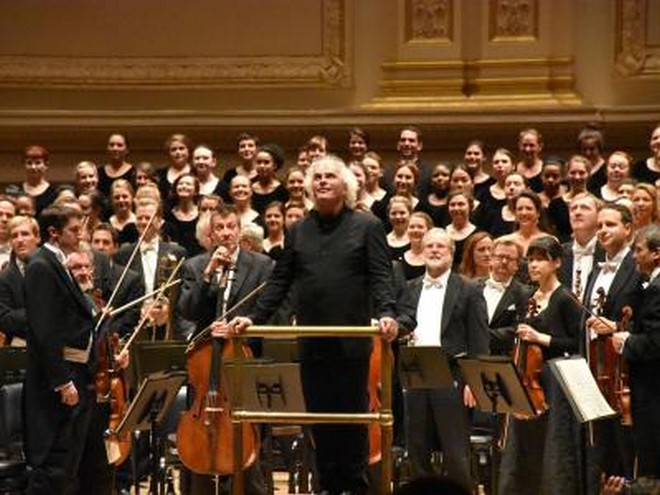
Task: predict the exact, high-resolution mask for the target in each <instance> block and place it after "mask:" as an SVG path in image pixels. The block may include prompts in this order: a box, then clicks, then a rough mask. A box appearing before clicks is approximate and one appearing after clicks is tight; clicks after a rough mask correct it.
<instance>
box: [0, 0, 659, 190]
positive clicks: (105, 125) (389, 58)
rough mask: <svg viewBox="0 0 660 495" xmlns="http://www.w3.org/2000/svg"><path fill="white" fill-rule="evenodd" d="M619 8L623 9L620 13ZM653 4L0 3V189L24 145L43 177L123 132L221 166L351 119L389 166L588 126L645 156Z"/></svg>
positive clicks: (136, 146) (565, 145)
mask: <svg viewBox="0 0 660 495" xmlns="http://www.w3.org/2000/svg"><path fill="white" fill-rule="evenodd" d="M624 13H626V15H624ZM658 18H660V2H658V1H656V0H240V1H238V0H190V1H188V2H185V3H182V2H180V1H177V0H141V1H140V2H116V1H111V0H102V1H96V2H89V1H85V0H25V1H21V2H1V3H0V181H2V182H5V181H14V180H19V179H20V178H21V176H22V171H21V167H20V165H19V162H20V149H21V148H22V147H23V146H25V145H27V144H29V143H31V142H41V143H44V144H46V145H47V146H48V147H50V148H51V149H52V150H53V159H52V165H53V166H52V167H51V168H52V170H51V173H52V174H53V177H54V179H56V180H65V179H66V178H68V177H69V174H70V170H71V167H72V165H73V164H74V163H75V162H76V161H78V160H81V159H83V158H93V159H97V160H100V159H102V158H103V147H104V143H105V139H106V137H107V135H108V134H109V133H110V132H113V131H122V132H125V133H126V134H127V135H128V136H129V138H130V140H131V144H132V148H133V157H134V159H135V160H142V159H147V160H151V161H156V162H157V163H160V162H162V154H161V152H160V146H161V143H162V142H163V140H164V139H165V137H166V136H167V135H168V134H169V133H170V132H175V131H184V132H187V133H189V134H190V135H191V136H192V137H193V138H194V139H196V140H198V141H204V142H210V143H211V144H213V145H216V146H217V147H218V148H219V149H220V150H221V152H222V155H221V156H223V157H225V159H228V158H231V157H232V156H233V148H234V139H235V136H236V135H237V134H238V132H240V131H241V130H251V131H254V132H256V133H258V134H259V135H261V136H262V138H263V139H264V140H266V141H270V140H274V141H278V142H280V143H281V144H282V145H284V146H285V148H287V149H288V150H289V151H290V152H291V154H293V153H292V152H293V150H294V149H295V147H296V146H297V145H298V144H300V143H302V142H303V141H304V140H306V139H307V137H309V136H310V135H312V134H315V133H319V132H325V133H327V134H328V135H329V137H330V139H331V143H333V144H334V148H335V149H337V150H338V151H343V146H344V143H345V140H346V136H345V131H346V129H347V128H348V127H350V126H352V125H361V126H363V127H365V128H367V129H368V130H369V131H370V132H371V134H372V142H373V147H374V148H376V149H380V150H383V151H385V154H386V156H388V157H390V156H392V151H393V147H394V143H395V141H396V137H397V129H398V128H399V127H400V126H402V125H404V124H408V123H415V124H418V125H420V126H421V128H422V129H423V130H424V141H425V153H426V155H427V157H428V158H429V159H431V160H433V159H436V158H440V157H448V158H458V157H459V156H460V152H461V149H462V147H463V146H464V144H465V143H466V142H467V141H468V140H469V139H470V138H472V137H481V138H483V139H485V140H486V142H487V143H489V144H491V145H492V146H495V145H504V146H507V147H515V138H516V135H517V131H518V130H519V129H521V128H522V127H526V126H530V125H534V126H537V127H538V128H540V129H541V131H542V132H543V134H544V136H545V138H546V143H547V148H548V149H549V151H550V152H553V153H558V154H564V155H567V154H569V153H572V152H573V145H574V137H575V135H576V133H577V131H578V130H579V128H580V127H581V126H582V125H583V124H584V123H586V122H588V121H592V120H595V121H598V122H601V123H602V124H603V125H604V127H605V130H606V133H607V140H608V143H609V144H610V148H621V147H623V148H626V149H629V150H630V151H633V152H634V153H636V154H637V155H643V154H645V153H646V142H647V139H648V134H649V132H650V127H651V126H652V125H653V124H655V122H656V121H660V84H658V77H659V75H660V51H659V49H658V48H656V46H658V43H657V41H658V40H659V39H660V23H657V22H653V19H658Z"/></svg>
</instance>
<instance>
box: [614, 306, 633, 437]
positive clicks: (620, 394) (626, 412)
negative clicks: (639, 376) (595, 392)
mask: <svg viewBox="0 0 660 495" xmlns="http://www.w3.org/2000/svg"><path fill="white" fill-rule="evenodd" d="M632 316H633V310H632V308H631V307H630V306H624V307H623V308H622V309H621V321H620V322H619V325H618V328H617V331H619V332H628V331H629V328H630V322H631V321H632ZM616 356H617V359H616V365H615V368H614V380H613V381H614V394H615V397H616V401H615V407H614V409H615V410H616V411H617V412H618V413H619V414H620V415H621V424H622V425H625V426H631V425H632V413H631V411H630V381H629V377H628V363H626V361H625V360H624V359H623V356H622V355H621V354H618V353H617V355H616Z"/></svg>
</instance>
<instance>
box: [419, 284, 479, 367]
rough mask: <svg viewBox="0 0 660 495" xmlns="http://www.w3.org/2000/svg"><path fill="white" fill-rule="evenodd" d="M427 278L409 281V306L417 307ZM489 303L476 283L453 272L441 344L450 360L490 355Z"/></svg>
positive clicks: (442, 327) (443, 320)
mask: <svg viewBox="0 0 660 495" xmlns="http://www.w3.org/2000/svg"><path fill="white" fill-rule="evenodd" d="M423 280H424V277H418V278H416V279H414V280H411V281H409V282H408V288H407V298H408V304H414V307H415V308H417V305H418V304H419V296H420V294H421V292H422V284H423ZM487 314H488V313H487V311H486V301H485V300H484V296H483V293H482V291H481V290H480V289H479V286H478V284H477V283H476V282H473V281H471V280H468V279H466V278H465V277H463V276H461V275H458V274H456V273H454V272H452V273H451V274H450V275H449V279H448V281H447V289H446V291H445V300H444V303H443V306H442V322H441V324H440V342H441V343H442V349H443V351H444V352H445V354H447V356H449V357H455V358H456V357H461V356H470V357H476V356H478V355H484V354H488V350H489V340H490V337H489V332H488V321H487Z"/></svg>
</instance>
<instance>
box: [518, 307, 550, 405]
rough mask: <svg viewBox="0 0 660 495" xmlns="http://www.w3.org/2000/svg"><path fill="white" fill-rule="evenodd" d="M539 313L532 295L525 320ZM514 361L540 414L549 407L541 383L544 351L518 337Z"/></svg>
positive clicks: (528, 320)
mask: <svg viewBox="0 0 660 495" xmlns="http://www.w3.org/2000/svg"><path fill="white" fill-rule="evenodd" d="M537 314H538V304H537V302H536V299H534V298H533V297H531V298H530V299H529V301H528V304H527V315H526V318H524V320H523V322H524V323H527V324H529V323H530V322H531V321H532V320H533V319H534V318H535V317H536V316H537ZM513 362H514V364H515V366H516V369H517V370H518V373H519V374H520V378H521V381H522V383H523V385H524V387H525V390H526V391H527V394H528V396H529V399H530V401H531V402H532V405H533V406H534V410H535V411H536V415H537V416H538V415H540V414H542V413H543V412H545V411H546V410H547V409H548V404H547V402H546V400H545V392H544V391H543V386H542V385H541V374H542V372H543V352H542V350H541V347H540V346H539V345H538V344H533V343H531V342H527V341H524V340H523V339H521V338H516V343H515V346H514V350H513Z"/></svg>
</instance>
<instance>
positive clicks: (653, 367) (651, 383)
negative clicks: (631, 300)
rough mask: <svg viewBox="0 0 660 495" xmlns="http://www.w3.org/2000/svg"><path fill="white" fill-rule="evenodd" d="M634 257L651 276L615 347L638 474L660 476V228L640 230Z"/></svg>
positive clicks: (615, 335)
mask: <svg viewBox="0 0 660 495" xmlns="http://www.w3.org/2000/svg"><path fill="white" fill-rule="evenodd" d="M634 257H635V262H636V264H637V268H638V270H639V271H640V272H641V273H642V274H643V275H644V276H645V277H648V282H645V283H644V284H643V287H644V288H643V291H642V295H641V297H640V300H639V304H638V305H637V307H636V308H635V314H634V320H635V325H634V327H633V329H632V331H631V332H628V331H622V332H616V333H614V334H613V336H612V338H613V341H614V347H615V349H616V350H617V352H619V353H620V354H622V355H623V357H624V359H625V360H626V362H627V363H628V366H629V371H630V374H629V376H630V392H631V408H632V422H633V424H632V429H633V438H634V441H635V451H636V453H637V461H638V471H637V474H638V476H647V477H651V478H660V380H659V379H658V377H660V278H658V274H659V273H660V227H659V226H658V225H657V224H651V225H649V226H647V227H645V228H643V229H642V230H641V231H640V232H638V233H637V235H636V238H635V247H634Z"/></svg>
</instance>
